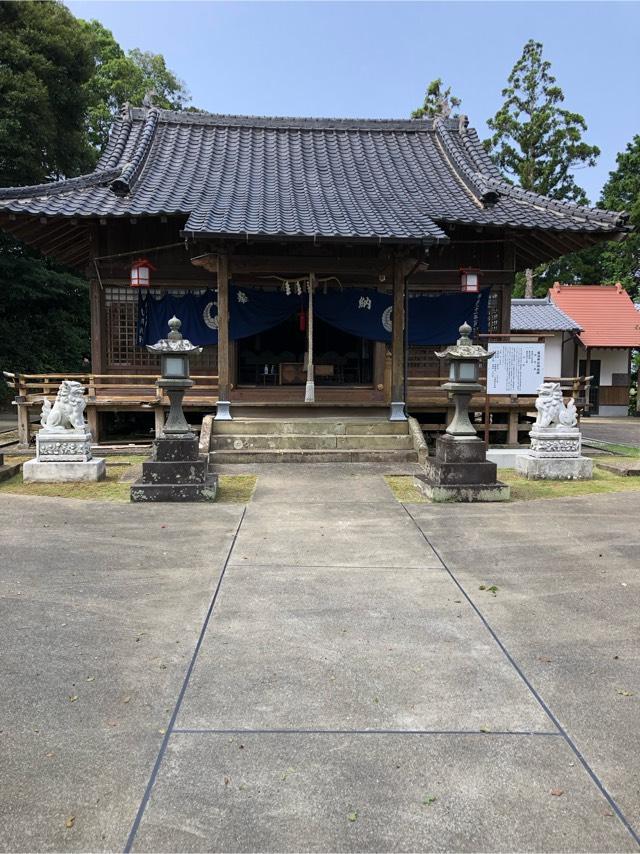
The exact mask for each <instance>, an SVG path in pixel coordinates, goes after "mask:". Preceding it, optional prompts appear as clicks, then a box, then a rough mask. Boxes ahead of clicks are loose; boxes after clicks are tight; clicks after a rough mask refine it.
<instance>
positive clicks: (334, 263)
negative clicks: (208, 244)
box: [191, 253, 390, 278]
mask: <svg viewBox="0 0 640 854" xmlns="http://www.w3.org/2000/svg"><path fill="white" fill-rule="evenodd" d="M217 258H218V256H217V255H216V254H214V253H209V254H207V255H200V256H198V257H196V258H192V259H191V263H192V264H193V265H194V266H196V267H203V268H204V269H205V270H209V271H210V272H217ZM389 265H390V262H389V259H387V258H384V257H381V258H366V257H364V258H339V257H335V256H333V257H331V256H316V255H295V256H293V255H231V256H230V257H229V273H230V274H231V276H234V275H243V274H249V275H250V274H252V273H255V274H259V273H262V274H265V273H266V274H268V273H273V274H275V275H283V276H292V277H293V276H300V277H301V278H303V277H304V278H306V277H307V276H308V275H309V268H310V267H313V269H314V271H315V273H316V275H327V274H329V275H330V274H334V275H336V276H339V275H341V274H342V275H346V274H358V273H361V274H366V275H380V274H383V273H385V274H386V273H387V272H389Z"/></svg>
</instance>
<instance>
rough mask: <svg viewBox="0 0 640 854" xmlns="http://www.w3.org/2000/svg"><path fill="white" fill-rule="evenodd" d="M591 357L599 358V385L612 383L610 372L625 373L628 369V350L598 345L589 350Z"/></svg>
mask: <svg viewBox="0 0 640 854" xmlns="http://www.w3.org/2000/svg"><path fill="white" fill-rule="evenodd" d="M582 358H584V357H582ZM591 358H592V359H600V385H612V384H613V383H612V380H611V374H626V373H628V371H629V351H628V350H614V349H613V348H611V349H610V348H608V347H602V348H600V347H598V348H596V349H595V350H592V351H591Z"/></svg>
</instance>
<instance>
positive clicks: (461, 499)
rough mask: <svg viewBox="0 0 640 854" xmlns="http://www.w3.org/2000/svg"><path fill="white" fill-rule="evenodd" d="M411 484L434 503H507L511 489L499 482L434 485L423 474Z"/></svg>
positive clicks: (416, 477) (417, 476)
mask: <svg viewBox="0 0 640 854" xmlns="http://www.w3.org/2000/svg"><path fill="white" fill-rule="evenodd" d="M413 482H414V483H415V485H416V486H417V487H418V489H419V490H420V491H421V492H422V493H423V494H424V495H426V496H427V498H429V499H431V501H434V502H436V503H445V502H458V503H465V504H468V503H477V502H487V501H491V502H493V501H508V500H509V498H510V496H511V487H509V486H508V485H507V484H506V483H502V482H501V481H496V483H479V484H478V483H466V484H465V483H459V484H455V485H454V484H445V483H434V482H432V481H431V480H428V479H427V478H426V477H425V475H423V474H416V475H414V476H413Z"/></svg>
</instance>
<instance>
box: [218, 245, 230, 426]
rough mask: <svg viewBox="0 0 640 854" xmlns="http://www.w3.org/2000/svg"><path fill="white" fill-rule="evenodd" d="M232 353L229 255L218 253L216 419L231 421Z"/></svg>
mask: <svg viewBox="0 0 640 854" xmlns="http://www.w3.org/2000/svg"><path fill="white" fill-rule="evenodd" d="M230 364H231V353H230V348H229V257H228V255H226V254H225V253H223V252H221V253H220V254H219V255H218V405H217V408H216V421H231V412H230V402H229V397H230V394H231V379H230V377H231V371H230Z"/></svg>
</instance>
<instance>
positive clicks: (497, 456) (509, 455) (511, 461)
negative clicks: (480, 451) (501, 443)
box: [487, 448, 527, 469]
mask: <svg viewBox="0 0 640 854" xmlns="http://www.w3.org/2000/svg"><path fill="white" fill-rule="evenodd" d="M526 453H527V452H526V450H524V449H523V450H518V448H489V450H488V451H487V459H488V460H489V462H491V463H495V464H496V465H497V466H498V468H499V469H514V468H515V467H516V460H517V459H518V457H521V456H522V455H523V454H526Z"/></svg>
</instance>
